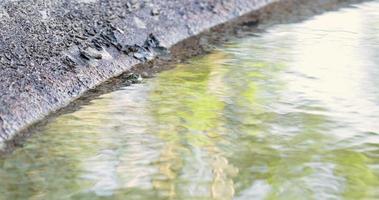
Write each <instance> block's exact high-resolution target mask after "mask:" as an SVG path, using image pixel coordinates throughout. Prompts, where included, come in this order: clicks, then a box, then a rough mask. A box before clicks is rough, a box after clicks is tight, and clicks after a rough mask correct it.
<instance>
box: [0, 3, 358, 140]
mask: <svg viewBox="0 0 379 200" xmlns="http://www.w3.org/2000/svg"><path fill="white" fill-rule="evenodd" d="M273 2H276V3H273ZM341 2H352V1H338V0H319V1H312V0H282V1H275V0H196V1H186V0H170V1H160V0H150V1H148V0H145V1H133V0H131V1H121V0H109V1H105V0H77V1H73V0H63V1H52V0H48V1H46V0H36V1H27V0H21V1H0V16H1V17H0V26H1V27H2V29H1V30H0V136H1V138H2V140H9V139H10V138H12V137H13V136H14V135H15V134H16V133H17V132H20V131H21V130H23V129H25V128H26V127H28V126H29V125H31V124H33V123H35V122H37V121H38V120H40V119H42V118H44V117H45V116H47V115H48V114H49V113H51V112H54V111H56V110H58V109H59V108H62V107H64V106H66V105H67V104H69V103H70V102H72V101H73V100H74V99H76V98H78V97H80V96H81V95H82V94H83V93H84V92H86V91H88V90H89V89H91V88H94V87H95V86H97V85H99V84H100V83H103V82H104V81H106V80H108V79H109V78H111V77H115V76H118V75H120V74H121V73H123V72H126V71H128V70H130V69H131V68H132V67H133V66H136V65H137V64H141V63H145V62H146V61H148V60H152V59H154V58H155V57H156V56H157V55H162V54H167V52H168V49H170V48H171V47H172V46H173V45H175V44H178V42H181V41H183V40H184V39H186V38H189V37H191V36H194V35H197V34H199V33H201V32H203V31H205V30H207V29H209V28H211V27H214V26H216V25H219V24H222V23H225V22H227V21H230V20H232V19H236V18H238V17H241V16H243V15H244V17H243V18H242V20H241V21H239V23H242V24H244V25H245V26H250V25H255V24H256V23H257V21H259V20H260V19H262V18H267V17H272V16H280V15H282V14H283V13H291V14H293V13H295V14H296V12H304V9H302V6H307V7H308V8H309V7H311V8H312V7H313V8H314V9H313V10H312V9H310V10H309V9H307V11H308V12H310V13H314V12H319V11H318V8H321V7H322V8H333V7H335V5H337V4H339V3H341ZM267 5H270V6H267ZM262 8H265V9H262ZM274 11H275V12H274ZM277 11H281V12H277ZM215 30H217V29H215ZM183 48H186V49H188V48H191V47H188V46H187V47H182V49H183Z"/></svg>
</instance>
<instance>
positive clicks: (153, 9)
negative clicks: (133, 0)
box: [151, 7, 161, 16]
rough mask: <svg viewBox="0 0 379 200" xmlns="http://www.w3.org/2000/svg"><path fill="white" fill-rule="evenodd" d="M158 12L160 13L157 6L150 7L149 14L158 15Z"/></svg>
mask: <svg viewBox="0 0 379 200" xmlns="http://www.w3.org/2000/svg"><path fill="white" fill-rule="evenodd" d="M160 13H161V12H160V10H159V8H157V7H153V8H152V9H151V15H152V16H158V15H159V14H160Z"/></svg>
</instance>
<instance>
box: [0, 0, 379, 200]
mask: <svg viewBox="0 0 379 200" xmlns="http://www.w3.org/2000/svg"><path fill="white" fill-rule="evenodd" d="M378 77H379V1H374V2H371V3H366V4H362V5H360V6H358V8H349V9H345V10H341V11H338V12H332V13H327V14H324V15H322V16H318V17H315V18H313V19H312V20H308V21H306V22H303V23H299V24H287V25H279V26H275V27H272V28H270V29H268V30H267V32H265V33H262V34H260V35H258V36H254V37H248V38H244V39H235V40H233V41H232V42H229V43H227V44H225V45H223V46H222V47H219V48H218V49H217V50H215V51H214V52H212V53H210V54H208V55H205V56H202V57H198V58H194V59H192V60H191V61H189V62H188V63H186V64H180V65H178V66H177V68H175V69H174V70H171V71H166V72H163V73H161V74H159V75H158V77H156V78H154V79H151V80H148V81H147V82H146V83H144V84H139V85H133V86H131V87H126V88H122V89H121V90H118V91H115V92H112V93H109V94H106V95H102V96H101V97H99V98H98V99H96V100H93V101H92V102H91V104H90V105H87V106H84V107H82V108H81V109H80V110H78V111H76V112H74V113H70V114H65V115H63V116H61V117H59V118H57V119H55V120H54V121H53V122H51V123H50V124H48V125H47V126H46V127H45V128H44V129H43V133H41V134H37V135H35V136H34V137H33V138H31V139H30V140H29V141H28V143H27V144H25V146H24V147H23V148H20V149H17V150H16V151H15V152H14V153H13V154H12V155H10V156H8V157H6V158H4V159H3V160H0V165H1V168H0V199H4V200H5V199H27V198H28V199H64V198H72V199H91V200H92V199H232V198H234V199H291V200H292V199H375V198H379V123H378V122H379V81H378V80H379V79H378Z"/></svg>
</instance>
